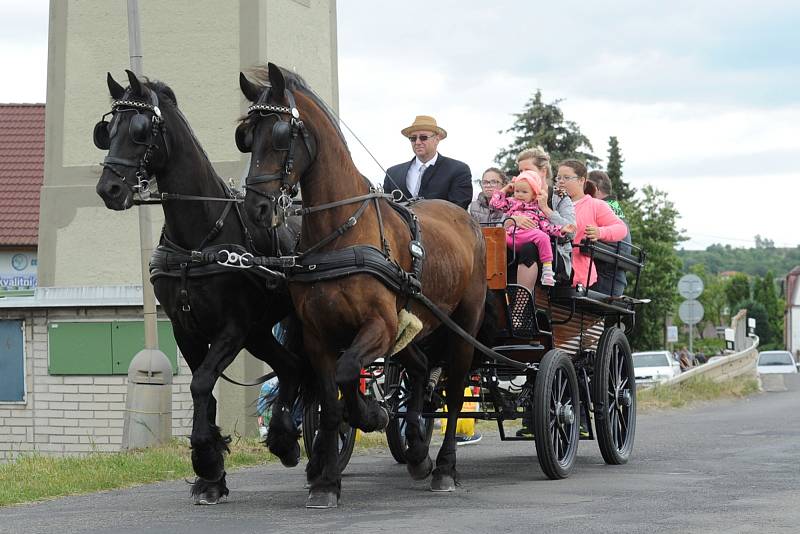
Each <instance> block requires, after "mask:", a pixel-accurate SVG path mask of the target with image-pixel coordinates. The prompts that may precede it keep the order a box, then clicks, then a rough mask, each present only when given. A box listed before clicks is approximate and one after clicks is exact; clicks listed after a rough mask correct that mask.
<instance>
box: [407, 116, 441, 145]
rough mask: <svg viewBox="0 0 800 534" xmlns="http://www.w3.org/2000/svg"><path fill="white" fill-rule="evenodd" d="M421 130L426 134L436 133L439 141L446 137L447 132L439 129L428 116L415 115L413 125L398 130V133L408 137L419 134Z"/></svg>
mask: <svg viewBox="0 0 800 534" xmlns="http://www.w3.org/2000/svg"><path fill="white" fill-rule="evenodd" d="M421 130H425V131H428V132H436V133H437V134H439V139H444V138H445V137H447V132H446V131H445V129H444V128H440V127H439V126H438V125H437V124H436V119H434V118H433V117H431V116H430V115H417V118H416V119H414V124H412V125H411V126H409V127H408V128H403V129H402V130H400V133H401V134H403V135H404V136H406V137H408V136H409V135H411V134H412V133H414V132H419V131H421Z"/></svg>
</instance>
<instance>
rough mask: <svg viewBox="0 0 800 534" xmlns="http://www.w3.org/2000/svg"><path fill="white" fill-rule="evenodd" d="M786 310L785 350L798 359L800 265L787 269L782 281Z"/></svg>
mask: <svg viewBox="0 0 800 534" xmlns="http://www.w3.org/2000/svg"><path fill="white" fill-rule="evenodd" d="M783 287H784V288H785V297H786V312H785V315H784V324H783V335H784V342H785V344H786V350H788V351H789V352H791V353H792V354H793V355H794V357H795V360H797V361H800V265H798V266H797V267H795V268H794V269H792V270H791V271H789V274H787V275H786V281H785V283H784V286H783Z"/></svg>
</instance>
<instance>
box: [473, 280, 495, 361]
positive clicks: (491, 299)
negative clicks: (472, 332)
mask: <svg viewBox="0 0 800 534" xmlns="http://www.w3.org/2000/svg"><path fill="white" fill-rule="evenodd" d="M498 306H499V301H498V299H497V296H496V295H495V294H494V292H493V291H491V290H489V289H487V290H486V301H485V302H484V305H483V321H481V326H480V328H478V334H477V335H476V336H475V337H476V339H477V340H478V341H480V342H481V343H483V344H484V345H486V346H487V347H491V346H492V345H493V344H494V340H495V339H496V338H497V334H498V332H499V331H500V329H499V327H498V320H499V318H500V314H499V313H498V312H497V307H498ZM479 354H481V353H480V352H478V351H477V350H476V351H475V357H478V358H480V357H481V356H478V355H479Z"/></svg>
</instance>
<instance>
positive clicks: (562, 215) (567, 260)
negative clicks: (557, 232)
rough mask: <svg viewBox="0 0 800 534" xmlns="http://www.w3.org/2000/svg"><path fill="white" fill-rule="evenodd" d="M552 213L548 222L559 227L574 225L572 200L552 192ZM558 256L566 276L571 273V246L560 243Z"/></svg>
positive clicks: (570, 235)
mask: <svg viewBox="0 0 800 534" xmlns="http://www.w3.org/2000/svg"><path fill="white" fill-rule="evenodd" d="M552 200H553V213H552V214H551V215H550V222H552V223H553V224H557V225H559V226H564V225H565V224H575V204H573V203H572V199H571V198H569V197H568V196H566V195H564V196H563V197H562V196H559V194H558V193H556V192H553V199H552ZM568 237H575V234H568ZM558 255H559V256H561V259H562V261H563V262H564V266H565V267H566V271H567V274H568V275H569V274H571V273H572V245H571V244H569V243H562V244H560V245H558Z"/></svg>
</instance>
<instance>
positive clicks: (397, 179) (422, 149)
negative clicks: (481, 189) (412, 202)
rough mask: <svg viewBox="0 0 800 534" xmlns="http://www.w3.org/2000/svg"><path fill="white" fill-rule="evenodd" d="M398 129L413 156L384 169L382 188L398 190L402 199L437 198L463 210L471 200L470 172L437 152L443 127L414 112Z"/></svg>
mask: <svg viewBox="0 0 800 534" xmlns="http://www.w3.org/2000/svg"><path fill="white" fill-rule="evenodd" d="M400 132H401V133H402V134H403V136H404V137H406V138H408V140H409V141H411V148H412V149H413V150H414V159H412V160H411V161H407V162H405V163H401V164H399V165H395V166H394V167H390V168H389V170H388V171H386V178H385V179H384V181H383V189H384V191H387V192H390V191H394V190H395V189H399V190H400V191H402V193H403V196H404V197H405V198H409V199H410V198H415V197H422V198H438V199H442V200H449V201H450V202H452V203H453V204H457V205H459V206H461V207H462V208H464V209H467V206H469V203H470V202H471V201H472V173H471V172H470V170H469V167H468V166H467V164H466V163H464V162H463V161H458V160H455V159H452V158H448V157H445V156H443V155H441V154H439V153H438V152H437V147H438V146H439V141H441V140H442V139H444V138H445V137H447V132H446V131H445V130H444V128H441V127H439V125H437V124H436V119H434V118H433V117H429V116H427V115H418V116H417V118H416V119H414V123H413V124H412V125H411V126H409V127H408V128H403V129H402V130H401V131H400Z"/></svg>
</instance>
